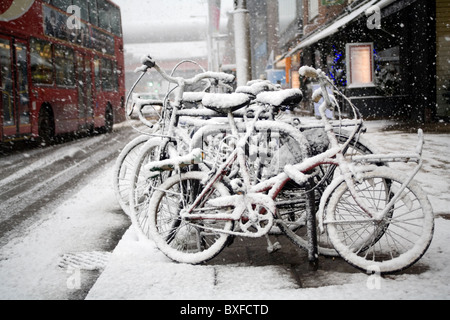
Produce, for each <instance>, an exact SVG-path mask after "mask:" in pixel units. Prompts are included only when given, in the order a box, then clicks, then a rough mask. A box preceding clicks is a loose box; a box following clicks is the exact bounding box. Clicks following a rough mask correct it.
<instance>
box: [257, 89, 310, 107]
mask: <svg viewBox="0 0 450 320" xmlns="http://www.w3.org/2000/svg"><path fill="white" fill-rule="evenodd" d="M302 99H303V94H302V92H301V91H300V89H285V90H280V91H269V92H261V93H260V94H258V96H257V97H256V101H257V102H259V103H263V104H270V105H272V106H274V107H281V106H290V105H295V104H298V103H300V102H301V101H302Z"/></svg>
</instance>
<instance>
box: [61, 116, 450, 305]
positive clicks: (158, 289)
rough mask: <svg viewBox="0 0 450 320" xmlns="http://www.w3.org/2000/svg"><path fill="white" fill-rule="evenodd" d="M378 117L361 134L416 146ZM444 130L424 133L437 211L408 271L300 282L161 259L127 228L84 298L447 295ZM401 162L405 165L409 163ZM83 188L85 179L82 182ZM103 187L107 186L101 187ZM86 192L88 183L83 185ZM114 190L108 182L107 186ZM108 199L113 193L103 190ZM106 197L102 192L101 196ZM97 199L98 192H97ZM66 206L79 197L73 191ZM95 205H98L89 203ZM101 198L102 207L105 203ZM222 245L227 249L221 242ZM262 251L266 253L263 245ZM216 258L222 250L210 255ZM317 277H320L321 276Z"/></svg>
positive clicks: (387, 148) (402, 147)
mask: <svg viewBox="0 0 450 320" xmlns="http://www.w3.org/2000/svg"><path fill="white" fill-rule="evenodd" d="M384 124H385V123H384V122H377V121H373V122H368V123H367V126H368V128H369V130H368V133H367V134H366V135H365V138H366V139H367V140H369V141H370V143H371V144H372V145H374V146H376V147H377V148H378V150H379V151H381V152H394V151H395V152H397V153H398V152H401V151H409V150H414V148H415V146H416V143H417V135H415V134H407V133H401V132H384V131H382V130H380V129H381V128H382V126H383V125H384ZM449 154H450V135H449V134H439V135H431V134H429V135H426V144H425V149H424V159H425V163H424V168H423V170H422V171H421V172H420V173H419V175H418V176H417V179H418V180H419V181H420V183H421V185H422V187H423V188H424V190H425V191H426V192H427V193H428V194H429V199H430V201H431V204H432V206H433V209H434V212H435V215H436V227H435V235H434V239H433V242H432V244H431V247H430V248H429V250H428V251H427V253H426V254H425V256H424V257H423V258H422V259H421V260H420V261H419V262H418V265H419V267H418V268H415V270H414V271H413V272H408V271H406V272H403V273H401V274H398V275H390V276H386V277H383V278H381V277H379V276H377V275H366V274H364V273H361V272H354V273H352V272H341V271H336V270H333V269H332V268H329V269H325V270H324V269H321V270H319V271H318V272H317V273H315V274H314V273H308V275H309V277H313V279H310V280H309V281H311V282H314V280H315V279H314V277H316V279H317V282H318V283H319V282H320V284H321V285H320V286H318V287H315V286H314V285H312V286H310V287H306V288H305V287H303V288H302V287H299V285H298V281H296V280H295V279H293V277H292V275H291V274H290V273H288V272H286V271H285V269H283V268H280V267H279V266H276V265H265V266H250V265H249V264H246V262H247V261H245V259H244V258H243V260H242V263H238V264H232V265H227V264H219V265H206V266H191V265H183V264H177V263H174V262H172V261H170V260H169V259H167V258H166V257H165V256H164V255H163V254H162V253H161V252H159V251H158V249H157V248H156V247H155V246H154V244H152V243H151V242H145V241H139V240H138V238H137V236H136V233H135V231H134V230H133V228H130V229H129V230H128V231H127V232H126V234H125V235H124V237H123V239H122V240H121V241H120V243H119V244H118V246H117V247H116V249H115V250H114V252H113V253H112V254H111V256H110V257H109V261H108V263H107V266H106V268H105V270H104V271H103V273H102V274H101V276H100V277H99V279H98V280H97V282H96V283H95V285H94V286H93V288H92V289H91V290H90V292H89V294H88V296H87V299H90V300H96V299H157V300H170V299H172V300H184V299H188V300H211V299H213V300H215V299H219V300H223V299H224V300H228V299H231V300H249V299H250V300H273V299H275V300H292V299H294V300H297V299H420V300H424V299H445V300H447V299H449V298H450V285H449V283H450V271H449V270H448V265H450V246H449V245H448V244H449V243H450V220H449V217H450V209H449V207H450V170H449V169H450V166H449V163H450V160H449V158H448V156H449ZM399 169H401V170H408V166H407V165H400V166H399ZM86 188H87V189H89V188H90V186H87V187H86ZM105 188H106V187H105ZM85 192H86V191H85ZM108 192H110V193H111V194H112V190H109V191H108ZM106 198H108V199H109V201H111V199H112V198H111V197H106ZM106 198H105V197H103V198H102V199H103V200H105V199H106ZM99 201H100V200H99ZM66 205H67V206H70V207H72V208H74V207H76V206H80V205H86V204H85V203H83V201H82V199H80V197H76V198H74V201H73V202H72V203H71V204H66ZM92 205H93V206H95V207H98V208H99V210H100V208H101V207H102V206H101V205H99V204H94V203H92ZM110 209H111V207H110V206H107V207H106V208H105V210H110ZM225 250H226V249H225ZM267 254H268V253H267ZM216 259H220V255H219V256H218V257H217V258H216ZM319 280H320V281H319Z"/></svg>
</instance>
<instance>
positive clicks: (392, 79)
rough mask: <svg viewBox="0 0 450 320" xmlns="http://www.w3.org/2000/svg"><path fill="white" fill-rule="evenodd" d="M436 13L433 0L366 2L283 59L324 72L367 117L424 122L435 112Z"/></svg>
mask: <svg viewBox="0 0 450 320" xmlns="http://www.w3.org/2000/svg"><path fill="white" fill-rule="evenodd" d="M371 13H373V14H375V13H376V14H378V16H376V17H375V20H376V21H375V22H377V23H375V24H374V20H373V19H374V16H373V15H372V14H371ZM435 15H436V10H435V4H434V2H432V1H427V0H397V1H391V0H382V1H367V2H365V4H364V5H361V6H360V7H359V8H356V9H355V10H353V11H352V12H349V13H348V14H346V15H345V16H342V17H340V18H338V19H336V21H334V22H332V23H330V24H329V25H328V26H327V27H325V28H322V30H320V31H318V32H315V33H314V34H312V35H309V36H308V37H306V38H305V39H302V40H301V41H300V42H299V44H298V45H297V47H295V48H294V49H293V50H291V51H290V52H289V53H288V54H287V55H286V58H287V59H289V58H290V57H292V56H299V57H300V58H299V60H300V61H299V64H301V65H310V66H314V67H316V68H321V69H322V70H324V71H326V72H327V74H328V76H329V77H330V78H331V79H333V81H334V83H335V84H336V85H337V86H338V87H339V88H340V89H341V90H343V91H344V92H345V93H346V95H347V96H348V97H349V98H350V100H351V101H352V103H354V104H355V105H356V106H357V107H358V109H360V111H361V113H362V114H363V116H364V117H366V118H383V119H386V118H400V119H406V120H414V121H428V120H431V119H434V118H435V116H436V110H437V109H436V23H435ZM300 82H301V87H302V88H303V89H304V90H305V91H308V89H309V88H311V87H312V85H313V83H310V82H308V80H307V79H301V81H300ZM309 91H310V90H309ZM344 111H345V110H344Z"/></svg>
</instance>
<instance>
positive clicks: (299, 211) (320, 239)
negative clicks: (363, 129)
mask: <svg viewBox="0 0 450 320" xmlns="http://www.w3.org/2000/svg"><path fill="white" fill-rule="evenodd" d="M336 137H337V139H338V141H339V142H340V143H345V142H346V141H347V140H348V139H349V137H348V136H347V135H345V134H344V133H342V132H341V133H340V134H337V135H336ZM350 147H351V149H349V150H347V152H346V155H347V156H354V155H362V154H373V153H376V150H375V149H374V147H372V146H370V145H369V144H368V143H367V142H365V141H364V140H361V139H358V140H356V139H352V141H351V142H350ZM321 170H322V171H323V174H324V175H325V174H327V172H328V170H329V168H325V166H321ZM332 170H334V169H332ZM315 179H316V180H315V183H318V182H319V181H318V180H320V177H317V176H316V178H315ZM329 180H330V181H328V182H331V180H332V177H331V176H330V177H329ZM327 186H328V183H325V184H323V185H322V186H320V187H319V188H317V189H316V190H315V198H316V205H315V208H316V209H317V208H319V202H320V200H321V197H322V194H323V192H324V190H325V189H326V188H327ZM306 191H307V190H306V189H305V188H304V187H301V186H297V188H295V186H294V187H293V186H292V184H291V189H290V190H289V189H283V190H282V192H281V193H280V194H279V196H277V199H276V201H278V205H277V208H278V209H279V210H278V218H279V219H281V220H283V221H284V223H285V224H284V225H279V226H280V229H282V230H281V232H283V233H284V234H285V235H286V236H287V237H288V238H289V239H290V240H291V241H292V242H293V243H294V244H295V245H297V246H299V247H300V248H302V249H305V250H308V247H309V240H308V232H307V230H306V228H304V227H305V226H306V194H305V192H306ZM298 194H304V195H305V196H304V197H303V198H300V199H299V198H298ZM286 198H297V199H298V200H297V201H296V202H294V204H288V206H289V205H290V206H291V207H290V208H289V210H290V211H285V212H284V213H283V211H281V210H280V209H281V207H282V204H281V203H283V200H286ZM280 201H281V202H280ZM289 214H290V216H289ZM318 228H319V226H318V224H317V231H316V234H317V244H318V253H319V254H320V255H323V256H328V257H337V256H339V254H338V253H337V252H336V250H335V249H334V248H333V245H332V244H331V243H330V241H329V239H328V236H327V234H326V232H325V233H322V232H320V230H319V229H318ZM274 230H275V231H278V230H277V229H274Z"/></svg>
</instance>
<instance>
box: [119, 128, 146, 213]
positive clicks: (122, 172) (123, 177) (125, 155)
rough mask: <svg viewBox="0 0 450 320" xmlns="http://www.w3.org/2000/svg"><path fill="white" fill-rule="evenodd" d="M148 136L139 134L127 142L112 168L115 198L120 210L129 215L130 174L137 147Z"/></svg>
mask: <svg viewBox="0 0 450 320" xmlns="http://www.w3.org/2000/svg"><path fill="white" fill-rule="evenodd" d="M149 138H150V137H149V136H147V135H141V136H138V137H136V138H135V139H133V140H132V141H131V142H129V143H128V144H127V145H126V146H125V148H124V149H123V150H122V151H121V152H120V154H119V156H118V157H117V159H116V162H115V164H114V169H113V171H114V172H113V188H114V193H115V195H116V199H117V201H118V202H119V205H120V207H121V208H122V210H123V211H124V212H125V214H127V215H128V216H129V215H130V208H129V199H130V188H131V187H130V184H131V181H130V180H131V174H132V170H133V167H134V163H135V161H136V158H137V157H138V155H139V148H140V147H142V146H143V145H144V144H145V143H146V142H147V141H148V140H149Z"/></svg>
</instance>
